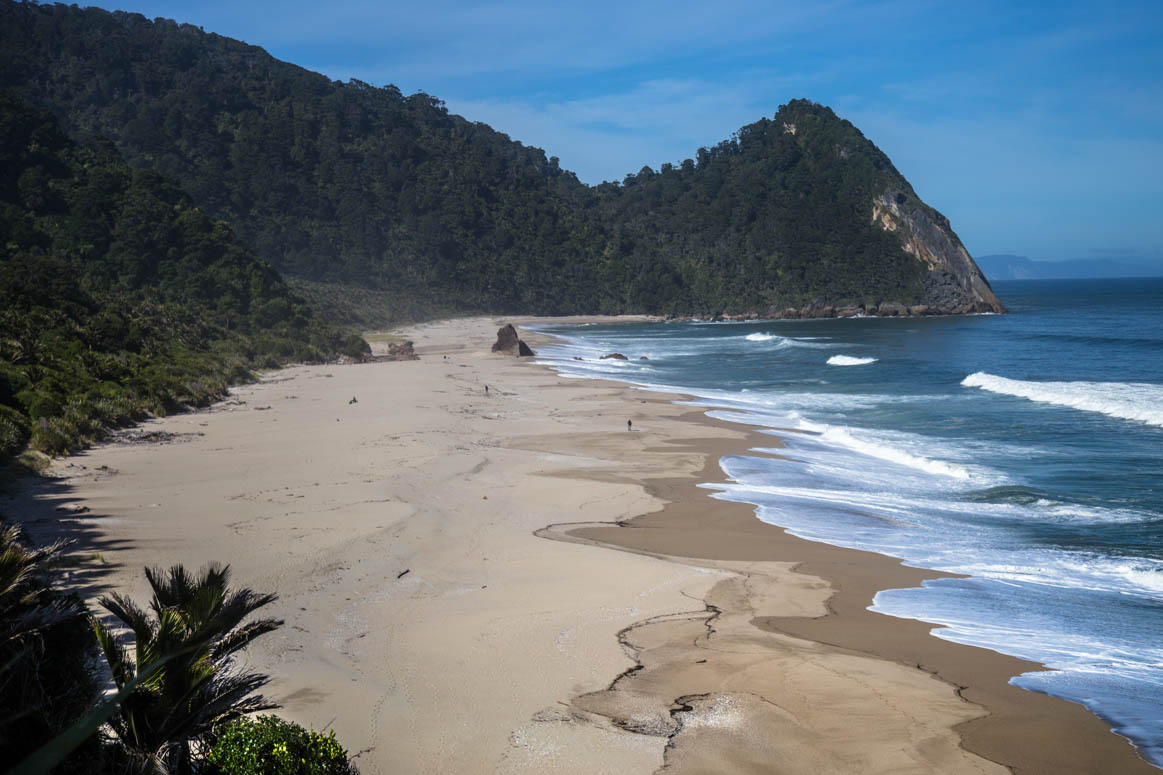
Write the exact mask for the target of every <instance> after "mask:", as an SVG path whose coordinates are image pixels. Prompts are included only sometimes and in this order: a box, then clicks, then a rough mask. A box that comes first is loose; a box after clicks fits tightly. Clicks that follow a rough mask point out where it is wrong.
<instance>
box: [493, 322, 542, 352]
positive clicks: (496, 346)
mask: <svg viewBox="0 0 1163 775" xmlns="http://www.w3.org/2000/svg"><path fill="white" fill-rule="evenodd" d="M492 351H493V352H495V353H504V354H506V355H516V356H522V355H536V353H534V352H533V349H532V348H531V347H529V345H527V344H525V342H523V341H521V337H520V336H518V335H517V329H515V328H513V324H512V323H506V324H505V325H503V326H501V327H500V328H499V329H497V341H496V342H494V343H493V350H492Z"/></svg>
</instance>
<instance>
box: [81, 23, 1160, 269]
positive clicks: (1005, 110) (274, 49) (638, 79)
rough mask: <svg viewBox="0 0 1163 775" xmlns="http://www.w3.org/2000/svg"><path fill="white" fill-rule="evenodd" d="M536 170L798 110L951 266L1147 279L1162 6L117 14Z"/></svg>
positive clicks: (655, 148)
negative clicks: (195, 38)
mask: <svg viewBox="0 0 1163 775" xmlns="http://www.w3.org/2000/svg"><path fill="white" fill-rule="evenodd" d="M99 5H101V6H102V7H105V8H110V9H114V8H120V9H123V10H130V11H138V12H140V13H143V14H145V15H146V16H149V17H156V16H164V17H167V18H174V19H177V20H178V21H185V22H190V23H193V24H197V25H200V26H202V27H204V28H205V29H206V30H207V31H208V32H211V31H212V32H218V33H220V34H223V35H227V36H229V37H234V38H239V39H242V40H245V41H247V42H248V43H253V44H255V45H258V46H262V47H263V48H265V49H266V50H267V51H269V52H270V53H271V54H273V55H274V56H276V57H278V58H280V59H284V60H287V61H290V62H294V63H296V64H299V65H302V66H303V67H306V68H309V69H311V70H316V71H319V72H322V73H325V74H326V75H329V76H331V77H332V78H335V79H339V80H346V79H348V78H358V79H360V80H362V81H366V82H367V83H370V84H373V85H376V86H381V85H384V84H387V83H392V84H395V85H396V86H398V87H399V88H400V89H401V90H403V91H404V92H405V93H412V92H415V91H425V92H428V93H429V94H432V95H434V96H436V97H439V98H441V99H443V100H444V101H445V102H446V103H447V105H448V108H449V110H451V111H452V112H455V113H459V114H461V115H463V116H465V117H466V118H469V119H471V120H475V121H484V122H486V123H488V124H490V125H492V126H493V127H495V128H496V129H499V130H501V131H503V132H506V133H508V134H509V135H510V136H511V137H513V138H514V139H516V140H520V141H522V142H524V143H526V144H529V145H535V146H538V147H540V148H543V149H545V151H546V153H547V154H548V155H551V156H558V157H559V158H560V159H561V164H562V166H563V167H565V168H567V169H571V170H574V171H575V172H577V173H578V176H579V177H580V178H581V179H582V180H583V181H585V182H588V183H597V182H600V181H602V180H606V179H616V180H620V179H621V178H622V177H624V176H625V175H626V174H627V173H629V172H636V171H637V170H639V169H640V168H641V167H642V166H643V165H650V166H651V167H654V168H655V169H657V168H658V166H659V165H660V164H661V163H663V162H667V161H669V162H679V161H681V160H682V159H684V158H688V157H693V156H694V155H695V151H696V150H697V149H698V148H699V147H700V146H708V145H714V144H715V143H717V142H719V141H720V140H723V139H725V138H727V137H729V136H730V135H731V134H732V133H733V132H734V131H735V130H736V129H738V128H739V127H740V126H742V125H744V124H747V123H750V122H752V121H755V120H757V119H758V118H760V117H761V116H770V115H772V114H773V113H774V112H775V111H776V109H777V108H778V106H779V105H781V104H782V103H784V102H787V101H788V100H789V99H792V98H796V97H807V98H809V99H813V100H815V101H817V102H821V103H824V104H826V105H829V106H831V107H832V108H833V109H834V110H835V111H836V112H837V113H838V114H839V115H841V116H843V117H844V118H847V119H849V120H850V121H852V122H853V123H854V124H855V125H856V126H858V127H859V128H860V129H861V130H862V131H863V132H864V133H865V135H867V136H868V137H869V138H870V139H872V140H873V141H874V142H876V143H877V145H879V146H880V147H881V148H882V149H883V150H884V151H885V152H886V153H887V154H888V155H889V156H890V157H891V158H892V159H893V161H894V163H895V164H896V166H897V168H898V169H900V170H901V172H902V173H904V175H905V176H906V177H907V178H908V179H909V180H910V182H912V184H913V186H914V188H916V190H917V192H918V193H919V194H920V195H921V196H922V197H923V198H924V199H926V200H927V201H928V202H929V203H930V204H932V205H933V206H934V207H936V208H937V209H939V210H941V211H942V212H944V213H945V214H946V215H947V216H949V218H950V220H951V221H952V223H953V227H954V228H955V229H956V230H957V231H958V233H959V234H960V235H961V238H962V239H963V241H964V242H965V243H966V245H967V247H968V248H969V250H970V252H972V253H974V254H975V255H985V254H989V253H1017V254H1020V255H1026V256H1029V257H1030V258H1034V259H1038V260H1055V259H1065V258H1095V257H1113V258H1138V259H1153V260H1155V261H1157V262H1158V263H1159V265H1160V266H1163V0H1153V2H1119V0H1107V2H1025V3H1014V2H992V1H991V0H982V1H981V2H941V1H938V0H934V1H932V2H929V1H926V0H901V1H900V2H892V1H890V2H869V1H865V2H848V1H847V0H838V1H835V2H811V1H810V0H808V1H806V2H805V0H797V1H796V2H783V1H782V0H775V1H774V2H747V1H746V0H738V1H736V0H721V1H720V2H716V3H710V2H706V1H705V0H703V1H702V2H686V1H685V0H670V2H638V3H635V2H628V1H627V0H623V1H622V2H605V1H604V0H598V1H591V2H588V3H577V2H572V3H551V2H546V1H544V0H543V1H542V2H535V1H528V2H527V1H525V0H521V1H520V2H497V3H466V2H449V1H448V0H432V1H430V2H426V3H407V4H405V3H390V2H369V1H367V0H334V1H333V2H330V3H319V2H306V0H284V1H283V2H278V3H274V2H267V0H254V1H253V2H249V3H239V2H237V1H236V0H231V1H230V2H226V1H224V0H209V1H203V2H196V3H190V2H182V3H179V2H174V1H173V0H124V1H123V2H102V3H99Z"/></svg>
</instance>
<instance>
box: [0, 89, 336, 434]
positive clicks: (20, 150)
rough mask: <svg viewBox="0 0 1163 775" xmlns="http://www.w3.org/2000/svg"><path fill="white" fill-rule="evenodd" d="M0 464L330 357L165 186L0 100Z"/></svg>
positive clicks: (303, 314) (206, 222) (281, 299)
mask: <svg viewBox="0 0 1163 775" xmlns="http://www.w3.org/2000/svg"><path fill="white" fill-rule="evenodd" d="M0 234H2V235H3V241H2V243H0V457H4V456H7V455H10V454H12V453H14V452H16V451H18V450H19V449H20V448H21V447H22V446H23V445H24V444H25V443H26V442H28V441H29V440H30V439H31V443H32V446H33V447H34V448H37V449H41V450H43V451H46V452H62V451H65V450H67V449H70V448H72V447H75V446H77V445H78V444H82V443H84V442H85V441H86V440H88V439H92V438H96V437H99V436H100V435H101V434H102V432H103V431H104V429H105V428H107V427H110V426H114V425H119V424H124V423H126V422H129V421H132V420H134V419H139V418H141V417H143V416H144V415H145V414H146V413H151V412H152V413H163V412H166V411H168V410H171V409H174V408H176V407H178V406H182V405H188V404H200V403H205V402H207V401H209V400H211V399H213V398H216V397H219V396H221V395H222V394H223V392H224V391H225V388H226V386H227V384H228V383H230V382H232V381H238V380H239V379H242V378H245V377H246V376H247V374H248V369H249V368H251V367H253V366H274V365H277V364H279V363H282V362H285V361H287V360H289V359H317V358H320V357H322V356H323V355H324V354H328V353H332V352H334V351H335V349H336V348H337V347H339V346H341V345H343V344H347V345H348V346H354V343H350V342H348V343H344V342H342V341H341V340H340V338H339V336H338V334H336V333H335V332H333V331H331V330H330V329H329V328H327V327H325V326H324V325H322V324H320V322H319V321H318V320H317V319H316V318H315V317H314V316H313V315H312V313H311V312H310V310H309V309H308V308H306V307H305V306H304V304H303V303H302V302H301V301H300V300H299V299H298V298H297V297H296V296H294V295H293V294H292V293H291V292H290V291H289V290H288V289H287V287H286V285H285V284H284V283H283V281H282V279H281V278H280V277H279V275H278V273H277V272H276V271H275V270H274V269H273V268H272V267H271V266H270V265H269V264H267V263H266V262H264V261H261V260H259V259H258V258H256V257H255V256H254V255H253V254H252V253H251V252H250V251H249V250H247V249H246V248H245V247H243V246H242V245H240V244H239V243H238V241H237V240H235V238H234V235H233V234H232V233H231V231H230V229H229V227H227V226H226V225H225V224H223V223H222V222H220V221H215V220H213V219H211V218H210V217H208V216H207V215H206V214H205V213H203V212H202V211H201V210H200V209H198V208H197V207H195V206H192V205H191V204H190V202H189V201H188V199H187V197H186V196H185V195H184V194H183V193H182V192H181V191H180V190H179V189H178V188H177V187H176V186H174V184H173V183H171V182H169V181H167V180H166V179H165V178H164V177H162V176H160V175H158V174H157V173H156V172H153V171H150V170H134V169H132V168H130V167H129V166H127V165H126V164H125V163H124V162H123V161H122V160H121V158H120V157H119V156H118V154H117V152H116V151H115V150H114V149H113V148H112V147H111V146H110V145H109V144H108V143H107V142H94V143H91V144H89V145H85V146H79V145H76V144H74V143H73V142H72V141H70V140H69V139H68V138H66V137H65V136H64V135H63V134H62V133H61V132H60V131H59V130H58V129H57V127H56V123H55V121H54V119H53V117H52V116H51V115H50V114H48V113H44V112H42V111H39V110H35V109H32V108H29V107H27V106H25V105H23V104H22V103H20V102H19V101H17V100H16V99H15V98H13V97H12V96H11V95H9V94H7V93H3V92H0Z"/></svg>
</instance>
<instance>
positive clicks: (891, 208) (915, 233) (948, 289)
mask: <svg viewBox="0 0 1163 775" xmlns="http://www.w3.org/2000/svg"><path fill="white" fill-rule="evenodd" d="M872 220H873V222H874V223H878V224H879V225H880V227H881V228H882V229H884V230H885V231H888V232H893V233H895V234H897V235H898V236H899V237H900V240H901V247H903V248H904V249H905V252H906V253H909V254H910V255H912V256H914V257H915V258H916V259H917V260H918V261H920V262H922V263H923V264H925V266H927V267H928V269H929V276H928V278H927V279H926V280H925V304H926V305H928V306H929V307H930V308H932V309H934V310H939V311H940V312H943V313H947V314H955V315H956V314H965V313H968V312H1005V307H1003V306H1002V303H1001V302H1000V301H998V298H997V296H995V295H994V293H993V289H992V288H990V286H989V281H987V280H986V279H985V275H984V274H982V272H981V270H980V269H979V268H978V267H977V264H976V263H974V261H973V258H972V256H970V255H969V251H968V250H966V249H965V246H964V245H962V244H961V240H960V239H958V237H957V234H956V233H954V231H953V228H952V227H951V226H950V225H949V219H948V218H946V217H945V216H943V215H941V214H940V213H939V212H937V211H936V210H933V209H932V208H930V207H927V206H926V205H924V204H922V203H921V202H920V201H919V200H918V199H917V198H916V196H915V195H912V194H908V193H905V192H903V191H899V190H894V189H892V188H889V189H886V190H885V191H884V193H882V194H881V195H880V196H878V197H876V198H875V199H874V200H873V203H872Z"/></svg>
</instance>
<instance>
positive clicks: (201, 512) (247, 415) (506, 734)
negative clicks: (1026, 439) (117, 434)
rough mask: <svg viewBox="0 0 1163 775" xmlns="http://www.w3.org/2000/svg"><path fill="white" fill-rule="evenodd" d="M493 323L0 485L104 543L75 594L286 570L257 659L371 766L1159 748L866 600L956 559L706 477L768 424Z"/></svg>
mask: <svg viewBox="0 0 1163 775" xmlns="http://www.w3.org/2000/svg"><path fill="white" fill-rule="evenodd" d="M525 320H526V321H527V320H528V319H525ZM575 321H576V322H581V320H576V319H575ZM500 322H501V321H500V319H495V318H478V319H469V320H456V321H442V322H440V323H434V324H424V325H420V326H415V327H412V328H410V329H408V330H406V331H405V332H404V335H405V336H407V337H408V338H412V339H415V340H416V344H417V347H416V349H417V352H418V353H419V354H420V356H421V359H422V360H421V361H419V362H414V363H409V362H401V363H386V362H385V363H375V364H365V365H351V366H318V367H295V368H292V369H287V370H284V371H282V372H278V373H276V374H274V375H272V376H270V377H269V378H266V379H264V381H263V382H261V383H258V384H257V385H254V386H247V387H244V388H242V389H240V390H239V391H237V392H236V393H232V399H231V400H232V401H235V402H240V403H237V405H236V406H232V407H230V410H229V411H228V410H227V409H226V408H225V405H218V407H217V408H212V409H211V410H208V411H202V412H195V413H191V414H185V415H175V416H173V417H170V418H164V419H162V420H157V421H152V422H151V423H149V425H150V426H151V427H157V428H159V429H161V430H169V431H171V432H181V433H185V434H187V435H186V436H184V437H183V442H182V443H174V444H170V445H168V446H167V448H166V449H164V450H163V449H161V448H159V447H153V448H149V447H145V446H137V447H135V446H129V445H117V444H112V445H106V446H103V447H100V448H95V449H93V450H90V451H88V452H86V453H83V454H81V455H79V456H75V457H73V458H66V459H63V460H61V461H57V463H56V469H57V472H58V475H61V474H63V475H65V476H66V477H67V478H64V479H58V480H53V481H51V482H47V483H46V486H45V487H44V488H42V491H41V492H39V493H37V492H33V493H29V494H28V495H27V497H18V498H15V499H13V498H5V499H3V500H0V508H3V509H4V510H5V511H6V512H7V513H9V514H12V513H13V511H14V509H13V504H14V503H15V504H16V505H17V506H18V508H17V509H15V511H16V512H17V516H18V518H19V517H20V516H21V515H23V516H24V517H25V518H26V519H27V520H28V521H29V525H28V526H29V527H30V529H31V530H32V532H33V533H34V535H37V536H38V537H40V538H43V537H47V536H51V535H54V534H60V533H61V532H65V533H69V532H70V531H71V532H72V533H73V534H74V536H75V537H78V538H80V539H81V543H80V545H79V547H78V552H92V553H94V554H95V555H98V556H101V560H100V561H99V562H98V561H90V562H87V563H82V567H78V569H77V570H76V573H77V576H78V578H79V579H83V580H84V581H85V584H86V586H87V588H88V589H89V590H90V591H91V592H93V593H95V592H98V591H101V590H103V589H108V588H109V587H110V586H116V587H117V588H119V589H121V590H122V591H123V592H128V593H129V594H130V596H132V597H135V598H137V597H140V596H141V588H142V580H141V579H140V576H141V573H140V564H141V563H142V561H143V560H145V561H149V562H151V563H154V564H156V563H162V564H169V562H171V561H184V562H186V563H188V564H191V565H197V564H199V563H200V562H202V561H205V560H211V559H219V560H224V561H227V562H231V563H232V564H233V565H234V568H235V575H234V582H235V584H237V585H244V586H250V587H252V588H254V589H256V590H260V591H266V590H268V589H270V590H272V591H277V592H279V593H280V596H281V600H280V601H279V603H278V604H277V605H278V606H279V610H272V612H271V614H272V615H278V616H281V617H282V618H285V619H286V620H287V626H286V627H284V628H283V629H282V630H280V631H277V632H276V633H272V634H271V635H269V636H266V642H264V640H260V641H259V642H257V643H256V645H255V646H254V647H252V650H251V653H249V654H248V657H247V659H248V661H249V662H250V663H251V664H250V665H249V666H250V667H252V668H254V667H257V668H259V669H262V670H264V671H266V672H269V673H271V674H272V676H274V677H275V682H274V683H273V684H272V685H271V687H270V689H271V690H270V692H269V693H270V694H272V695H274V696H275V697H276V699H278V700H281V701H282V702H283V705H284V711H283V713H282V715H285V716H287V717H288V718H291V719H292V720H296V721H299V722H300V723H304V724H305V725H307V724H310V725H313V726H315V727H316V728H326V727H334V728H335V729H336V731H337V734H338V735H339V739H340V741H341V742H342V743H343V744H344V745H345V746H347V747H348V749H349V750H350V751H351V752H352V753H357V752H358V753H359V754H360V757H359V758H358V759H357V762H358V763H359V764H360V766H361V768H363V770H364V772H365V773H366V774H367V775H372V773H375V772H380V771H383V772H389V771H453V770H458V771H471V772H515V771H527V770H528V769H529V768H531V767H532V768H535V769H537V771H541V772H581V771H595V770H599V771H618V772H635V771H642V772H653V771H656V770H657V769H658V768H659V767H661V766H663V762H665V763H666V766H667V768H668V770H675V771H692V770H693V771H700V770H701V771H706V770H708V769H710V770H713V771H732V772H749V771H756V772H760V771H772V770H773V769H774V770H776V771H781V772H791V771H805V772H808V771H811V772H851V771H861V772H873V771H881V772H906V771H913V772H932V771H941V772H1005V771H1006V768H1005V767H1001V766H998V765H996V764H994V762H997V761H1001V762H1004V763H1005V764H1006V765H1007V767H1009V768H1011V771H1017V772H1051V771H1052V772H1097V771H1118V772H1140V771H1142V772H1155V771H1156V770H1155V768H1153V767H1151V765H1149V764H1147V763H1146V762H1144V761H1143V760H1142V759H1140V758H1139V757H1138V756H1137V754H1136V753H1135V751H1134V749H1133V748H1132V747H1131V746H1130V744H1129V743H1127V742H1126V741H1125V740H1124V739H1123V738H1121V737H1118V736H1116V735H1114V734H1112V733H1111V732H1110V731H1109V728H1108V727H1107V726H1106V725H1105V723H1104V722H1102V721H1100V720H1099V719H1098V718H1097V717H1096V716H1094V715H1092V714H1091V713H1090V711H1088V710H1086V709H1085V708H1082V707H1081V706H1078V705H1074V704H1072V703H1069V702H1067V701H1064V700H1059V699H1054V698H1050V697H1048V696H1046V695H1040V694H1035V693H1032V692H1028V691H1025V690H1022V689H1018V688H1016V687H1012V686H1009V685H1008V683H1006V682H1007V681H1008V679H1009V677H1010V676H1012V675H1016V674H1017V673H1019V672H1024V671H1027V670H1030V669H1037V668H1038V666H1034V665H1032V664H1031V663H1027V662H1022V661H1020V660H1016V659H1014V658H1011V657H1004V656H1002V655H1000V654H996V653H995V652H991V651H987V650H985V649H980V648H976V647H971V646H962V645H959V644H955V643H951V642H949V641H943V640H941V639H939V638H936V637H933V636H931V635H929V630H931V629H933V625H930V624H926V623H923V622H918V621H915V620H904V619H894V618H892V617H888V616H886V615H882V614H874V613H872V612H868V611H866V610H864V607H865V606H867V605H868V604H869V603H870V602H871V597H872V594H874V593H875V591H878V590H879V589H881V588H894V587H899V586H906V585H910V584H916V583H919V582H920V580H922V579H924V578H935V577H937V576H939V575H944V574H939V573H936V572H928V571H922V570H918V569H913V568H905V567H903V566H901V565H900V563H899V562H898V561H896V560H893V559H891V558H887V557H885V556H883V555H877V554H871V553H868V552H859V551H856V550H850V549H841V548H837V547H833V546H830V545H827V544H822V543H815V542H810V541H806V540H804V539H799V538H795V537H792V536H789V535H787V534H786V533H785V532H784V531H783V530H782V529H780V528H777V527H775V526H772V525H768V524H766V523H763V522H761V521H760V520H759V519H758V518H757V517H756V516H755V514H754V508H753V507H751V506H749V505H747V504H742V503H731V502H727V501H722V500H718V499H713V498H711V497H710V495H709V493H708V492H707V491H706V490H703V489H700V488H698V487H697V485H698V484H699V483H700V482H706V481H712V480H717V481H721V480H722V478H723V476H722V473H721V471H719V469H718V461H719V459H720V458H721V457H722V456H723V455H724V454H739V453H745V452H746V451H747V450H748V449H749V448H750V447H752V446H755V445H756V444H755V443H754V441H755V439H756V438H757V436H758V435H757V434H755V433H754V432H752V431H749V430H746V429H745V428H744V427H743V426H737V425H734V424H730V423H725V422H720V421H717V420H712V419H710V418H707V417H705V416H704V415H703V412H702V411H700V410H695V411H692V410H691V409H690V408H689V407H681V406H677V405H676V404H674V403H672V402H673V401H674V400H675V399H676V398H678V397H677V396H671V395H668V394H658V393H644V392H643V391H638V390H635V389H634V388H633V387H631V386H629V385H628V384H626V383H618V382H613V381H607V380H579V379H565V378H562V377H560V376H558V375H557V374H556V373H555V372H554V371H553V370H552V369H551V368H549V367H536V368H530V367H531V366H533V364H530V363H528V362H521V361H517V360H515V359H510V358H505V357H502V356H492V355H489V354H488V352H487V350H488V347H489V345H490V344H491V341H492V337H493V333H494V332H495V330H496V327H497V326H498V325H499V324H500ZM512 322H513V323H514V324H515V325H518V326H520V325H522V319H520V318H514V319H513V320H512ZM554 322H563V321H560V320H555V321H554ZM530 339H531V341H532V342H533V343H534V346H536V340H535V338H533V337H531V338H530ZM484 385H488V386H491V387H492V388H493V389H492V391H491V393H490V394H488V395H487V396H486V395H485V394H484V393H483V389H482V388H483V386H484ZM352 391H355V392H356V395H358V398H359V403H358V404H351V405H349V404H348V398H351V397H355V396H349V395H347V394H348V393H350V392H352ZM251 400H253V402H254V405H253V406H251V405H248V404H247V403H246V402H247V401H251ZM234 409H237V410H238V411H233V410H234ZM259 410H261V411H259ZM627 418H632V419H633V420H634V426H635V432H633V433H627V432H626V429H625V425H624V421H625V419H627ZM352 421H354V422H352ZM190 426H196V427H197V428H199V430H194V431H192V432H191V430H190ZM305 439H308V440H309V443H306V444H305V443H304V440H305ZM763 442H764V443H763V446H767V447H771V446H772V444H771V437H769V436H763ZM101 466H105V467H106V468H105V469H102V468H101ZM82 502H83V504H84V505H85V506H86V507H87V508H90V509H91V511H90V512H88V513H84V514H83V515H81V514H80V513H75V514H72V515H69V514H67V513H66V514H65V516H62V512H61V511H58V510H57V508H58V506H59V507H62V508H63V507H66V506H70V504H78V505H79V504H81V503H82ZM575 517H576V519H575ZM578 523H585V525H587V526H579V525H578ZM595 523H600V524H595ZM571 525H572V526H573V527H570V526H571ZM538 536H541V537H538ZM546 538H550V539H556V540H545V539H546ZM597 545H600V546H601V547H602V548H600V549H599V548H596V546H597ZM610 549H617V550H618V551H610ZM211 554H213V555H214V556H209V555H211ZM105 555H107V556H105ZM102 563H104V564H102ZM401 571H404V574H406V575H404V574H401V575H400V576H397V574H398V573H400V572H401ZM90 596H92V595H90ZM700 660H702V661H700ZM983 676H984V677H983ZM994 684H997V685H996V686H995V685H994ZM1023 696H1024V697H1025V698H1033V699H1032V700H1030V701H1026V700H1025V699H1022V697H1023ZM1015 719H1019V720H1022V723H1021V724H1020V725H1019V724H1018V722H1017V721H1015ZM1038 741H1042V742H1038ZM1027 748H1035V749H1037V750H1026V749H1027Z"/></svg>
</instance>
